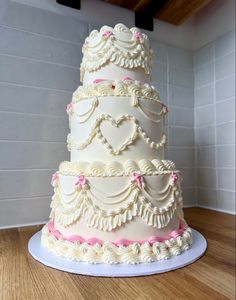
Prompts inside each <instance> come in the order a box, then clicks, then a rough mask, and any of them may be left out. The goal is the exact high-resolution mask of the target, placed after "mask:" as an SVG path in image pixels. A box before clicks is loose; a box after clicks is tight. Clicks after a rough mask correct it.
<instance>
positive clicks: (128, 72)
mask: <svg viewBox="0 0 236 300" xmlns="http://www.w3.org/2000/svg"><path fill="white" fill-rule="evenodd" d="M126 76H127V77H130V78H132V79H134V80H137V81H139V82H146V83H148V82H150V76H149V75H147V74H145V73H144V72H143V69H142V68H140V67H138V68H133V69H127V68H121V67H119V66H117V65H115V64H114V63H109V62H108V63H106V64H105V65H104V66H102V67H101V68H100V69H98V70H96V71H95V72H85V73H84V80H83V83H84V85H91V84H92V83H93V82H94V80H96V79H98V78H101V79H107V80H110V79H111V78H112V79H113V80H120V79H121V78H123V77H126Z"/></svg>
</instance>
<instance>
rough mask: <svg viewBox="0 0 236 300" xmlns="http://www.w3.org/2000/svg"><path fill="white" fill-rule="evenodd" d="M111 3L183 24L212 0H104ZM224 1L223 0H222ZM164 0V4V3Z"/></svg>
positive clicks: (148, 15)
mask: <svg viewBox="0 0 236 300" xmlns="http://www.w3.org/2000/svg"><path fill="white" fill-rule="evenodd" d="M104 1H105V2H108V3H110V4H115V5H118V6H122V7H125V8H127V9H129V10H132V11H134V12H138V13H139V15H141V13H143V17H145V12H146V15H147V16H146V17H149V18H150V16H154V17H155V18H157V19H159V20H162V21H165V22H168V23H171V24H174V25H181V24H182V23H184V22H185V21H186V20H187V19H188V18H189V17H191V16H193V15H194V14H195V13H196V12H197V11H199V10H200V9H202V8H203V7H204V6H206V5H207V4H208V3H209V2H211V0H165V1H164V0H129V1H128V0H104ZM222 1H223V0H222ZM163 2H164V5H163Z"/></svg>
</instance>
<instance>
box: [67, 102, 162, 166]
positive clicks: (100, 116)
mask: <svg viewBox="0 0 236 300" xmlns="http://www.w3.org/2000/svg"><path fill="white" fill-rule="evenodd" d="M94 101H96V103H97V101H98V104H97V105H96V108H95V109H93V106H94ZM73 105H74V108H73V111H74V112H75V113H79V112H80V113H85V112H91V110H93V114H92V115H90V118H89V119H87V121H86V122H83V123H81V118H78V117H77V116H76V115H74V114H72V115H70V124H71V134H70V135H69V136H68V149H69V150H71V161H79V160H80V161H112V160H114V155H115V157H116V158H115V159H116V160H117V161H119V162H124V161H125V160H128V159H134V160H141V159H142V158H144V157H145V158H147V159H153V158H157V159H163V158H164V150H163V146H164V145H165V142H166V138H165V134H164V125H163V123H164V120H163V116H164V112H163V105H162V103H161V102H159V101H154V100H153V101H151V100H149V101H145V99H142V98H138V103H137V102H135V103H134V99H133V98H132V97H130V96H129V97H126V96H119V97H118V96H109V97H108V96H107V97H106V96H104V97H97V98H93V97H92V98H87V100H83V101H79V102H77V103H74V104H73ZM153 120H154V121H153ZM81 150H83V151H81ZM104 150H105V151H104ZM94 151H96V155H94Z"/></svg>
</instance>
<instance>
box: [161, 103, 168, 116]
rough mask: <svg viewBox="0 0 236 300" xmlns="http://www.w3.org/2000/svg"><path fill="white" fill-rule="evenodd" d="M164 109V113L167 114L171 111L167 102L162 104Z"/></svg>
mask: <svg viewBox="0 0 236 300" xmlns="http://www.w3.org/2000/svg"><path fill="white" fill-rule="evenodd" d="M162 111H163V113H164V114H167V113H168V112H169V110H168V107H167V106H166V105H165V104H162Z"/></svg>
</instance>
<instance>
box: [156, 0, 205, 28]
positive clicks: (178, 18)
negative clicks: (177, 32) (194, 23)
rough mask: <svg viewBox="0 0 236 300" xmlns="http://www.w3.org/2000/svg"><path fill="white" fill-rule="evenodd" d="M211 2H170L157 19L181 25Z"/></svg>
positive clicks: (178, 0)
mask: <svg viewBox="0 0 236 300" xmlns="http://www.w3.org/2000/svg"><path fill="white" fill-rule="evenodd" d="M210 1H211V0H169V1H168V2H167V3H166V5H164V6H163V7H162V8H161V9H160V10H159V11H158V12H157V14H156V15H155V18H157V19H159V20H162V21H165V22H168V23H171V24H174V25H181V24H183V23H184V22H185V21H186V20H187V19H188V18H189V17H191V16H193V15H194V14H195V13H196V12H198V11H199V10H200V9H201V8H203V7H204V6H206V5H207V4H208V3H209V2H210Z"/></svg>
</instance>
